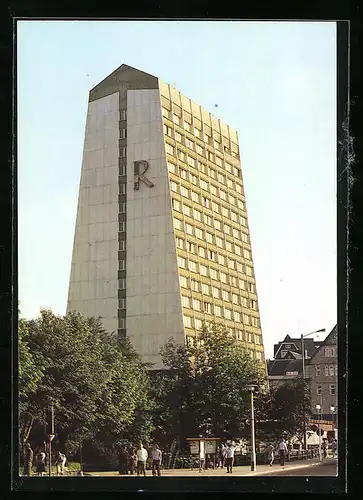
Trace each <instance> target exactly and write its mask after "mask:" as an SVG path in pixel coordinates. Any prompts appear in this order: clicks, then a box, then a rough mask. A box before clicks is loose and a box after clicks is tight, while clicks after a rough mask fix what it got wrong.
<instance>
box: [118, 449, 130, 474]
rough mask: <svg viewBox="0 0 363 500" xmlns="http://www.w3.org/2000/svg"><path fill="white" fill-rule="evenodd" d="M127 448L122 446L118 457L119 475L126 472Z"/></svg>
mask: <svg viewBox="0 0 363 500" xmlns="http://www.w3.org/2000/svg"><path fill="white" fill-rule="evenodd" d="M127 459H128V457H127V450H126V448H125V447H122V448H121V450H120V453H119V457H118V471H119V474H120V475H123V474H127Z"/></svg>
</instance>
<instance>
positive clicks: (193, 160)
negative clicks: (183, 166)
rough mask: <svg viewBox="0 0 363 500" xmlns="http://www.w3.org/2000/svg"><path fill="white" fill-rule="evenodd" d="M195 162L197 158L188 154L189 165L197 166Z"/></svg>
mask: <svg viewBox="0 0 363 500" xmlns="http://www.w3.org/2000/svg"><path fill="white" fill-rule="evenodd" d="M195 163H196V161H195V158H193V157H192V156H188V165H190V166H191V167H194V168H195Z"/></svg>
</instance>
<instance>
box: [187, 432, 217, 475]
mask: <svg viewBox="0 0 363 500" xmlns="http://www.w3.org/2000/svg"><path fill="white" fill-rule="evenodd" d="M186 440H187V441H189V445H190V453H191V454H192V455H197V456H198V458H199V472H202V470H204V469H205V468H206V455H214V467H215V465H216V464H215V455H216V453H217V443H218V441H220V438H217V437H214V438H203V437H197V438H186Z"/></svg>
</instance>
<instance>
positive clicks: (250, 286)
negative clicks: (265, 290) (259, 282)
mask: <svg viewBox="0 0 363 500" xmlns="http://www.w3.org/2000/svg"><path fill="white" fill-rule="evenodd" d="M248 290H249V291H250V292H253V293H254V291H255V285H254V284H253V283H250V282H248Z"/></svg>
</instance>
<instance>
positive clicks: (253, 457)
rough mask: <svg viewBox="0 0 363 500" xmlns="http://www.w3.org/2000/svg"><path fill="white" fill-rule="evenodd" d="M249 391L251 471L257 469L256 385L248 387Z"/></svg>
mask: <svg viewBox="0 0 363 500" xmlns="http://www.w3.org/2000/svg"><path fill="white" fill-rule="evenodd" d="M247 390H248V391H250V397H251V399H250V401H251V471H254V470H255V469H256V443H255V409H254V405H253V399H254V398H253V393H254V391H255V386H254V385H248V386H247Z"/></svg>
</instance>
